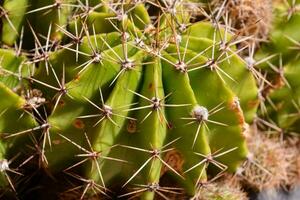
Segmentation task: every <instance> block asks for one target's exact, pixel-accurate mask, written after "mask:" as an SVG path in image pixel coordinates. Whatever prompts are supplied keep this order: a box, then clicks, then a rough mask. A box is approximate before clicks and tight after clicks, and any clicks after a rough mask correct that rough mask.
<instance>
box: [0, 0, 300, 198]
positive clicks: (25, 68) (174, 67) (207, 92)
mask: <svg viewBox="0 0 300 200" xmlns="http://www.w3.org/2000/svg"><path fill="white" fill-rule="evenodd" d="M0 14H1V15H0V16H1V20H2V26H1V40H2V48H1V49H0V82H1V84H0V97H1V98H0V99H1V100H0V133H1V139H0V187H2V188H3V190H6V189H8V188H11V189H13V190H17V191H16V194H18V188H21V187H22V184H18V183H17V181H14V180H15V179H18V176H20V175H19V174H18V171H19V170H21V168H22V167H23V166H25V164H26V165H33V166H36V167H39V169H42V170H44V171H46V172H47V175H48V176H50V177H56V176H57V175H58V174H61V173H63V174H64V175H66V176H67V177H69V180H68V184H69V183H70V185H68V187H69V188H68V190H66V191H65V192H66V193H76V192H78V193H79V195H78V198H77V199H85V198H89V197H93V196H95V195H97V196H98V195H99V196H102V197H103V198H104V197H105V196H106V197H117V198H124V199H129V198H132V197H139V198H140V199H145V200H151V199H156V198H163V199H167V197H168V195H172V194H179V193H184V194H186V195H187V196H193V195H195V193H196V192H197V190H198V189H199V187H201V185H202V183H203V182H205V181H207V179H208V178H209V177H214V176H218V175H219V174H221V173H224V172H225V171H228V172H230V173H233V172H235V171H236V170H237V169H238V167H239V166H240V164H241V163H242V162H243V161H244V159H245V158H247V156H248V151H247V146H246V142H245V135H244V131H245V124H246V122H251V121H252V120H253V118H254V116H255V115H256V109H257V106H258V98H257V97H258V96H257V94H258V88H257V86H256V81H255V77H254V76H253V75H252V73H251V70H249V68H248V66H247V62H245V61H244V60H243V59H242V58H241V57H240V56H239V52H241V51H242V50H243V49H242V50H241V49H238V48H237V46H236V44H237V42H236V41H237V37H235V35H234V34H233V33H232V32H230V31H229V30H228V29H227V28H226V27H225V26H223V25H222V24H216V23H215V22H214V20H203V21H197V22H193V16H191V15H190V13H189V9H188V7H187V6H186V5H185V4H184V3H180V2H177V1H174V2H173V1H88V0H87V1H80V0H78V1H73V0H61V1H59V0H56V1H52V0H47V1H44V0H43V1H42V0H39V1H33V0H32V1H31V0H10V1H9V0H5V1H4V3H3V5H2V7H1V11H0ZM293 66H294V65H291V67H290V68H291V69H289V68H286V69H287V70H288V69H289V70H290V75H289V76H290V77H291V79H292V78H293V77H294V76H296V75H295V74H294V71H293ZM294 84H297V83H296V82H294ZM283 92H284V91H283ZM25 146H26V147H29V149H37V150H36V151H37V152H35V153H33V154H32V155H30V153H28V152H26V151H27V150H26V148H25ZM30 147H31V148H30ZM29 152H30V151H29ZM17 154H18V158H17V159H15V160H14V159H13V158H14V156H15V155H17ZM28 154H29V156H28ZM36 155H37V157H38V159H31V158H33V157H34V158H35V156H36ZM10 161H11V162H12V163H13V162H14V163H15V164H14V165H13V166H17V167H16V170H15V169H12V168H10V165H9V164H10ZM18 162H20V163H21V164H19V165H18ZM20 166H21V167H20ZM10 177H12V178H10ZM162 177H167V178H168V179H169V180H172V181H174V183H176V185H178V187H167V186H164V185H163V184H161V182H160V180H161V178H162ZM25 179H26V177H25ZM21 183H22V181H21ZM65 185H67V184H65ZM174 185H175V184H174ZM43 198H46V197H43Z"/></svg>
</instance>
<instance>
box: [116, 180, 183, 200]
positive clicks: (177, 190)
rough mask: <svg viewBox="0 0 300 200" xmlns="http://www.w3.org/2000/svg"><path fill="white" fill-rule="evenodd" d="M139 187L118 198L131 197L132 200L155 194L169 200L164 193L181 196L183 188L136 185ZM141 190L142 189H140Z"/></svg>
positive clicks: (155, 184) (153, 184) (154, 184)
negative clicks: (151, 193) (147, 194)
mask: <svg viewBox="0 0 300 200" xmlns="http://www.w3.org/2000/svg"><path fill="white" fill-rule="evenodd" d="M136 186H137V187H136V188H134V190H135V191H132V192H128V193H126V194H122V195H120V196H118V198H123V197H129V196H132V195H133V196H132V197H130V199H133V198H135V197H138V196H140V195H141V194H142V193H144V192H147V191H148V192H154V193H156V194H157V195H159V196H160V197H161V198H163V199H165V200H168V199H169V198H167V196H165V195H164V194H163V193H171V194H181V192H182V188H175V187H163V186H160V185H159V184H158V183H149V184H148V185H142V184H138V185H136ZM139 188H140V189H139Z"/></svg>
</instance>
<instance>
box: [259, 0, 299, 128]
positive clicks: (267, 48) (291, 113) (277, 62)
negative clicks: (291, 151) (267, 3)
mask: <svg viewBox="0 0 300 200" xmlns="http://www.w3.org/2000/svg"><path fill="white" fill-rule="evenodd" d="M273 6H274V13H275V14H274V17H273V18H274V19H273V21H274V24H273V30H272V31H271V33H272V34H271V35H270V41H269V42H268V43H266V44H264V45H263V46H262V48H261V49H260V50H259V51H258V52H257V54H256V58H257V59H260V58H263V57H267V56H269V55H273V56H272V58H271V57H270V58H271V59H269V60H268V62H266V63H264V64H261V65H259V67H260V68H261V69H262V70H263V71H264V73H265V74H267V76H266V78H267V79H268V80H269V82H270V83H271V84H269V85H268V84H265V85H263V86H261V93H262V101H263V103H265V104H266V105H265V109H264V110H263V111H262V113H261V115H264V116H267V118H269V119H271V120H272V121H271V123H273V124H274V126H275V127H277V128H275V129H276V131H279V132H281V133H300V127H299V120H300V115H299V111H300V109H299V103H300V102H299V101H300V96H299V91H300V88H299V86H300V85H299V81H298V80H297V77H298V76H299V75H300V68H299V64H300V63H299V61H300V60H299V52H298V49H299V41H300V38H299V34H297V31H298V29H297V28H296V27H297V25H298V24H299V22H300V15H299V14H300V13H299V9H297V7H299V2H298V1H295V2H294V3H292V2H289V3H281V2H278V3H274V5H273ZM274 126H273V128H272V127H268V126H267V127H268V128H271V129H274Z"/></svg>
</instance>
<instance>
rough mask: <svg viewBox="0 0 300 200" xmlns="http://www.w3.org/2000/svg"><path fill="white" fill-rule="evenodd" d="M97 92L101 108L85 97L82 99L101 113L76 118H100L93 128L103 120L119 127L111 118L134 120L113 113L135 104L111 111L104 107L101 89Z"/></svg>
mask: <svg viewBox="0 0 300 200" xmlns="http://www.w3.org/2000/svg"><path fill="white" fill-rule="evenodd" d="M99 91H100V96H101V104H102V108H101V107H99V106H98V105H96V104H95V103H94V102H92V101H91V100H89V99H88V98H86V97H83V98H84V99H85V100H86V101H87V102H89V103H90V104H91V105H92V106H94V107H95V108H97V109H98V110H99V111H100V112H101V113H100V114H91V115H83V116H79V117H77V118H81V119H84V118H94V117H101V118H100V119H99V120H98V121H97V122H96V123H95V124H94V127H95V126H97V125H98V124H99V123H100V122H102V121H103V120H104V119H108V120H109V121H110V122H112V123H113V124H114V125H115V126H117V127H119V125H118V124H117V123H116V122H115V121H113V119H112V118H111V116H113V115H114V116H117V117H122V118H125V119H129V120H136V119H134V118H132V117H127V116H124V115H120V114H117V113H115V112H114V111H118V110H120V109H122V108H124V107H130V106H132V105H135V104H136V103H133V104H129V105H125V106H121V107H118V108H116V109H113V108H112V107H111V106H109V105H105V103H104V100H103V95H102V92H101V89H100V88H99Z"/></svg>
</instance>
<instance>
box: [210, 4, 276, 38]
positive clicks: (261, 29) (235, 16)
mask: <svg viewBox="0 0 300 200" xmlns="http://www.w3.org/2000/svg"><path fill="white" fill-rule="evenodd" d="M224 3H225V4H224ZM213 5H214V6H217V7H222V6H224V7H225V9H224V11H225V12H227V13H228V16H229V19H230V22H231V26H232V27H233V28H235V29H236V30H237V32H238V33H239V34H240V35H243V36H252V38H253V41H256V42H258V41H262V40H266V39H267V37H268V34H269V31H270V28H271V23H272V0H227V1H226V2H224V1H223V0H214V1H213ZM224 16H225V15H224Z"/></svg>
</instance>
